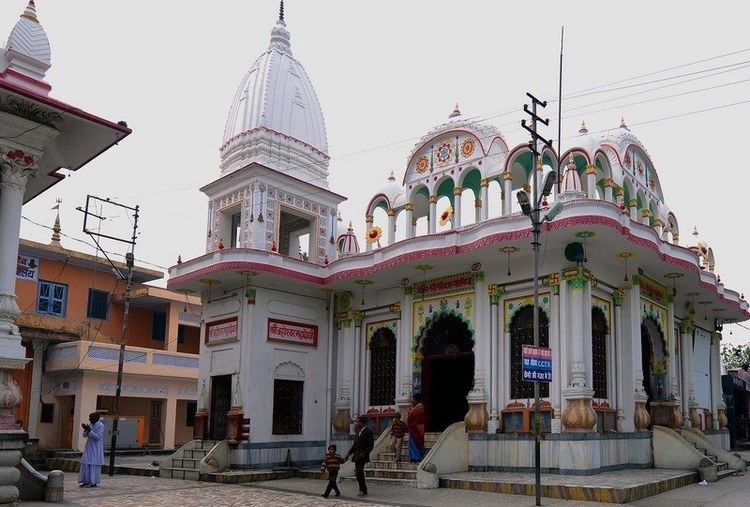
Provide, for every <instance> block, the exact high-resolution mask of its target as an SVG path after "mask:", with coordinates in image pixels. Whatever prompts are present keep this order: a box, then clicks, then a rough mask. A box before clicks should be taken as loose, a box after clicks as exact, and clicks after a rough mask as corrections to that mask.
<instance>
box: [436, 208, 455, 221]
mask: <svg viewBox="0 0 750 507" xmlns="http://www.w3.org/2000/svg"><path fill="white" fill-rule="evenodd" d="M451 218H453V206H448V207H447V208H445V211H443V213H442V214H441V215H440V222H439V223H440V225H441V226H442V225H445V224H447V223H448V222H449V221H450V219H451Z"/></svg>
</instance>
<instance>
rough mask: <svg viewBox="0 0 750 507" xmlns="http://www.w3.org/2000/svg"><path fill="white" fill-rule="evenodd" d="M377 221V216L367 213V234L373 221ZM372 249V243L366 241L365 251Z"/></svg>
mask: <svg viewBox="0 0 750 507" xmlns="http://www.w3.org/2000/svg"><path fill="white" fill-rule="evenodd" d="M374 221H375V217H373V216H372V215H365V234H367V233H369V232H370V229H371V228H372V223H373V222H374ZM371 251H372V243H370V242H369V241H365V252H371Z"/></svg>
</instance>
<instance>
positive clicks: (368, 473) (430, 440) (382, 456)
mask: <svg viewBox="0 0 750 507" xmlns="http://www.w3.org/2000/svg"><path fill="white" fill-rule="evenodd" d="M440 435H441V434H440V433H425V436H424V445H425V456H426V455H427V451H429V450H430V449H431V448H432V446H433V445H434V444H435V442H436V441H437V439H438V438H439V437H440ZM395 458H396V454H395V453H392V452H384V453H378V454H376V456H375V459H374V460H373V461H370V462H369V463H368V464H367V465H365V477H367V480H368V481H373V482H390V483H394V482H395V483H400V484H408V485H410V486H416V485H417V467H418V466H419V463H417V462H414V463H412V462H410V461H409V435H408V434H407V435H405V436H404V445H403V447H402V448H401V461H399V462H396V461H394V460H395Z"/></svg>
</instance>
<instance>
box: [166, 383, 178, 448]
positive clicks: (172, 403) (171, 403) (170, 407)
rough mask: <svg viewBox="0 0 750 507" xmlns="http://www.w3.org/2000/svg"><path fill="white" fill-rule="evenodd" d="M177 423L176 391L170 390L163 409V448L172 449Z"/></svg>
mask: <svg viewBox="0 0 750 507" xmlns="http://www.w3.org/2000/svg"><path fill="white" fill-rule="evenodd" d="M176 425H177V393H175V392H170V393H169V397H168V398H167V400H166V407H165V409H164V448H165V449H174V433H175V427H176Z"/></svg>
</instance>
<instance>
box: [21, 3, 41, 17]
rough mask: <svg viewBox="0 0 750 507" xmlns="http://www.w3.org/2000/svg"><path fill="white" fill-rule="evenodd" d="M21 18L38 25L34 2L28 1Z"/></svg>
mask: <svg viewBox="0 0 750 507" xmlns="http://www.w3.org/2000/svg"><path fill="white" fill-rule="evenodd" d="M21 17H22V18H26V19H28V20H29V21H33V22H34V23H39V19H38V18H37V17H36V5H35V4H34V0H29V4H28V5H27V6H26V10H25V11H23V14H21Z"/></svg>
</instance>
